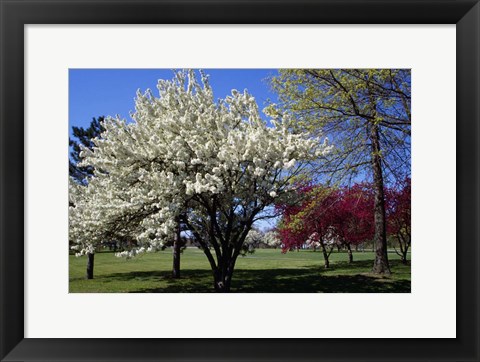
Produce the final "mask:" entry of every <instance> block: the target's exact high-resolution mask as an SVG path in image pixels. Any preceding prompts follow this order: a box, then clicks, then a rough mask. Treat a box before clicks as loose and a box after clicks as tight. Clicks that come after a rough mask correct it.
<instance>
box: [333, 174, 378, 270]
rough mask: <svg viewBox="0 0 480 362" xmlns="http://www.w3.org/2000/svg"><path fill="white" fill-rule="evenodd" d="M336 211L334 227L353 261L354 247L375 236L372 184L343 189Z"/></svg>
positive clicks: (350, 259) (350, 260) (349, 258)
mask: <svg viewBox="0 0 480 362" xmlns="http://www.w3.org/2000/svg"><path fill="white" fill-rule="evenodd" d="M339 196H340V200H339V202H338V203H337V204H336V208H335V210H334V212H335V215H336V217H335V218H334V219H333V221H334V223H333V224H332V227H333V228H334V230H335V232H336V233H337V235H338V237H339V238H340V240H341V242H342V244H343V245H345V246H346V248H347V250H348V260H349V262H350V263H351V262H352V261H353V254H352V248H351V247H352V245H355V246H356V245H358V244H361V243H363V242H365V241H367V240H372V239H373V236H374V234H375V225H374V214H373V210H374V208H373V203H374V194H373V192H372V188H371V185H370V184H366V183H362V184H355V185H354V186H352V187H349V188H343V189H342V190H341V192H340V193H339Z"/></svg>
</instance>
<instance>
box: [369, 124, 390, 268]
mask: <svg viewBox="0 0 480 362" xmlns="http://www.w3.org/2000/svg"><path fill="white" fill-rule="evenodd" d="M370 133H371V134H370V139H371V142H372V166H373V185H374V192H375V197H374V200H375V201H374V224H375V234H374V237H373V243H374V245H375V261H374V264H373V269H372V272H373V273H375V274H386V275H390V266H389V264H388V256H387V232H386V217H385V195H384V186H383V173H382V160H381V155H380V151H381V150H380V135H379V131H378V125H376V124H373V125H372V126H371V131H370Z"/></svg>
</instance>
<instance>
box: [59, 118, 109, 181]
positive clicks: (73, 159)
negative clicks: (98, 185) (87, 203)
mask: <svg viewBox="0 0 480 362" xmlns="http://www.w3.org/2000/svg"><path fill="white" fill-rule="evenodd" d="M104 119H105V117H104V116H102V117H98V118H93V119H92V122H91V123H90V126H89V127H88V128H83V127H75V126H74V127H72V133H73V139H72V138H70V139H69V145H70V159H69V166H68V173H69V175H70V177H72V178H73V179H75V180H76V181H77V182H79V183H85V182H86V179H87V178H88V177H89V176H92V175H93V168H92V167H90V166H88V167H79V166H77V164H78V163H79V162H80V161H81V157H80V152H81V151H82V150H81V148H80V145H83V146H85V147H87V148H89V149H93V146H94V144H93V141H92V139H93V138H96V137H100V136H101V134H102V132H103V131H104V130H105V129H104V128H103V126H102V124H101V122H103V120H104Z"/></svg>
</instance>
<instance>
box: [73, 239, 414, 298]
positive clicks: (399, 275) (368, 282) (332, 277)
mask: <svg viewBox="0 0 480 362" xmlns="http://www.w3.org/2000/svg"><path fill="white" fill-rule="evenodd" d="M388 256H389V260H390V266H391V270H392V275H391V276H390V277H388V278H387V277H378V276H375V275H373V274H371V273H370V270H371V268H372V265H373V259H374V254H373V253H372V252H354V256H353V258H354V262H353V264H348V262H347V260H348V256H347V253H345V252H333V253H332V254H331V256H330V263H331V268H330V269H325V268H324V267H323V258H322V253H321V252H318V251H317V252H313V251H311V250H302V251H299V252H296V251H294V252H288V253H286V254H282V253H281V251H280V250H279V249H277V250H274V249H259V250H256V251H255V253H254V254H251V255H248V256H245V257H239V258H238V260H237V264H236V266H235V271H234V274H233V280H232V290H231V291H232V292H239V293H262V292H263V293H409V292H410V265H408V266H405V265H403V264H401V263H400V260H399V257H398V256H397V255H396V254H395V253H389V255H388ZM69 258H70V260H69V269H70V292H71V293H124V292H126V293H179V292H195V293H210V292H213V277H212V272H211V269H210V265H209V264H208V261H207V259H206V257H205V255H204V254H203V252H202V251H201V250H199V249H196V248H188V249H186V250H185V251H184V252H183V254H182V260H181V278H180V279H173V278H172V277H171V270H172V254H171V251H170V250H168V249H167V250H165V251H162V252H159V253H154V254H146V255H142V256H139V257H137V258H134V259H130V260H125V259H122V258H117V257H115V255H114V254H113V253H110V252H105V253H98V254H96V255H95V270H94V274H95V276H94V279H92V280H86V279H85V267H86V258H85V257H79V258H77V257H75V256H72V255H70V256H69Z"/></svg>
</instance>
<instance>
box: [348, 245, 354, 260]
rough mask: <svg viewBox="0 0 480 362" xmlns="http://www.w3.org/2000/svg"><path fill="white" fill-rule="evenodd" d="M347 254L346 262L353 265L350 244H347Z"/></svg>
mask: <svg viewBox="0 0 480 362" xmlns="http://www.w3.org/2000/svg"><path fill="white" fill-rule="evenodd" d="M347 252H348V262H349V263H353V253H352V248H351V247H350V244H347Z"/></svg>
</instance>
